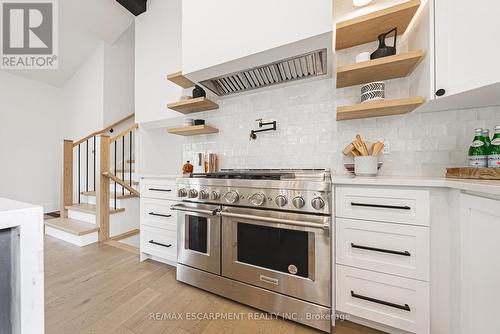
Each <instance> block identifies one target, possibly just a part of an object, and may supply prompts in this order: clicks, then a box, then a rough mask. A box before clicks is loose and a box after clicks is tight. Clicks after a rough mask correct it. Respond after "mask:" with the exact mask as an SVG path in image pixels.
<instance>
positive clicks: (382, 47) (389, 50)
mask: <svg viewBox="0 0 500 334" xmlns="http://www.w3.org/2000/svg"><path fill="white" fill-rule="evenodd" d="M391 32H394V44H393V46H387V45H386V44H385V39H386V38H387V36H388V35H389V34H390V33H391ZM397 37H398V28H393V29H391V30H389V31H388V32H385V33H383V34H380V35H378V49H377V50H375V51H374V52H373V53H372V54H371V55H370V59H377V58H382V57H387V56H393V55H395V54H396V39H397Z"/></svg>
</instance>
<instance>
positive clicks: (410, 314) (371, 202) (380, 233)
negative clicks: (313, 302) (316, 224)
mask: <svg viewBox="0 0 500 334" xmlns="http://www.w3.org/2000/svg"><path fill="white" fill-rule="evenodd" d="M429 197H430V196H429V191H426V190H419V189H406V188H405V189H401V188H392V187H378V186H371V187H367V186H363V187H358V186H338V187H336V205H335V208H336V211H335V212H336V219H335V232H336V233H335V254H336V266H335V282H336V286H335V291H336V298H335V299H336V310H337V311H339V312H343V313H347V314H350V315H353V316H355V317H357V318H360V319H363V320H365V321H366V320H368V321H369V322H373V323H377V324H380V325H382V327H383V328H385V329H386V330H387V331H391V328H392V331H397V330H398V331H401V330H402V331H407V332H411V333H418V334H428V333H430V227H429V225H430V214H429V212H430V201H429Z"/></svg>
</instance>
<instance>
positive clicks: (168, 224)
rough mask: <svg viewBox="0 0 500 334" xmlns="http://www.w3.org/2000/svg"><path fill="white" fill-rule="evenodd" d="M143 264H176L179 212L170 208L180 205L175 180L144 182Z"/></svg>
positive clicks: (142, 206)
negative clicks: (149, 260) (150, 262)
mask: <svg viewBox="0 0 500 334" xmlns="http://www.w3.org/2000/svg"><path fill="white" fill-rule="evenodd" d="M141 184H142V187H141V218H140V219H141V247H140V251H141V261H144V260H146V259H153V260H155V261H160V262H163V263H166V264H169V265H174V266H175V265H176V264H177V212H176V211H173V210H171V209H170V208H171V207H172V206H173V205H175V204H176V203H177V202H178V201H177V200H176V199H177V191H176V187H175V180H173V179H165V180H163V179H161V180H158V179H153V180H147V179H146V180H143V181H142V182H141Z"/></svg>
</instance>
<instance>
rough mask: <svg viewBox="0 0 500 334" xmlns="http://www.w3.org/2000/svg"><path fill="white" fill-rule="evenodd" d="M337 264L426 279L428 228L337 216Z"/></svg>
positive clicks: (427, 270)
mask: <svg viewBox="0 0 500 334" xmlns="http://www.w3.org/2000/svg"><path fill="white" fill-rule="evenodd" d="M336 254H337V263H338V264H344V265H349V266H353V267H359V268H363V269H369V270H374V271H379V272H383V273H387V274H393V275H399V276H404V277H408V278H415V279H420V280H423V281H429V261H430V259H429V228H428V227H424V226H412V225H402V224H392V223H382V222H371V221H364V220H352V219H343V218H337V220H336Z"/></svg>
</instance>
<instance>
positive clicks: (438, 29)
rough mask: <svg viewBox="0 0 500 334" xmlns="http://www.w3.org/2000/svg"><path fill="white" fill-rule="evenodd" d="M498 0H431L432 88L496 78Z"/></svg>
mask: <svg viewBox="0 0 500 334" xmlns="http://www.w3.org/2000/svg"><path fill="white" fill-rule="evenodd" d="M499 13H500V2H499V1H491V0H475V1H470V0H435V48H436V49H435V59H436V91H437V90H439V89H444V90H445V95H444V96H447V95H453V94H457V93H461V92H464V91H468V90H471V89H475V88H478V87H482V86H487V85H490V84H494V83H498V82H500V43H498V34H500V20H499V19H498V14H499Z"/></svg>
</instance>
